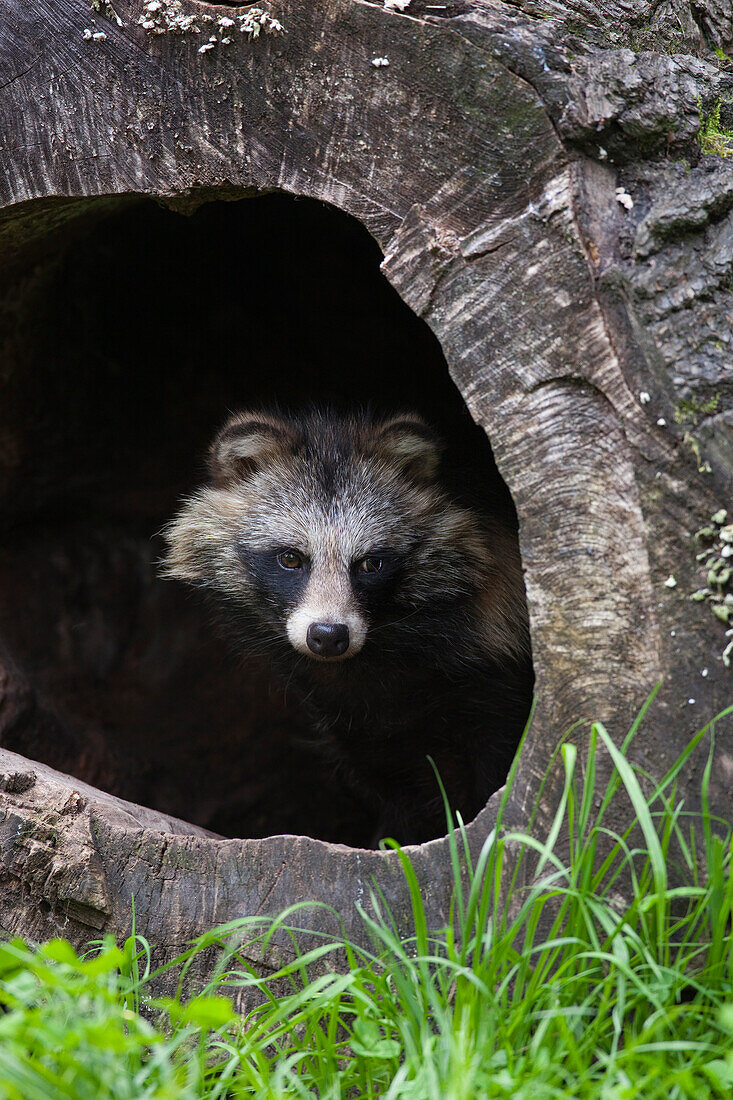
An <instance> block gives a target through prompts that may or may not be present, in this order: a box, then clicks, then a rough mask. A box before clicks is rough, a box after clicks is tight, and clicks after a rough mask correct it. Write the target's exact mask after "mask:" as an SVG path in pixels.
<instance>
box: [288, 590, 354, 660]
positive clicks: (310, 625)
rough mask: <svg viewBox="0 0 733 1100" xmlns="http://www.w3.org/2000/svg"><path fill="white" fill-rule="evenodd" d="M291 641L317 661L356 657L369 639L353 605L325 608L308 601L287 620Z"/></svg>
mask: <svg viewBox="0 0 733 1100" xmlns="http://www.w3.org/2000/svg"><path fill="white" fill-rule="evenodd" d="M286 629H287V634H288V639H289V640H290V644H291V645H292V646H293V647H294V648H295V649H297V650H298V652H299V653H303V654H305V656H306V657H311V658H313V659H315V660H317V661H342V660H345V659H346V658H347V657H355V656H356V654H357V653H358V652H359V651H360V650H361V648H362V647H363V645H364V641H365V639H366V633H367V626H366V622H365V621H364V619H363V617H362V616H361V615H360V614H359V613H358V611H357V610H356V609H355V608H353V607H341V608H324V607H323V606H320V607H319V606H318V605H317V604H311V603H309V602H306V603H305V604H303V605H302V606H301V607H298V608H296V610H295V611H294V612H293V613H292V614H291V615H290V617H289V618H288V620H287V623H286Z"/></svg>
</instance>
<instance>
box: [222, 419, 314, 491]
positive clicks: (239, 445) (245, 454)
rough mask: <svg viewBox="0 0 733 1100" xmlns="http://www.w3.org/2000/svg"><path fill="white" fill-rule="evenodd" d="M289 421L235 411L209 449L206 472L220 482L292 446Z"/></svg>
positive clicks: (247, 471) (244, 474)
mask: <svg viewBox="0 0 733 1100" xmlns="http://www.w3.org/2000/svg"><path fill="white" fill-rule="evenodd" d="M297 442H298V440H297V437H296V435H295V432H294V430H293V426H292V424H289V423H288V421H286V420H281V419H280V418H279V417H276V416H271V415H270V414H269V413H249V412H242V413H236V414H235V415H234V416H233V417H231V419H230V420H228V421H227V422H226V424H225V425H224V427H223V428H222V429H221V431H220V432H219V434H218V435H217V436H216V438H215V440H214V442H213V443H212V444H211V449H210V451H209V472H210V473H211V476H212V477H213V479H214V481H216V482H217V483H219V484H224V483H226V482H228V481H235V480H237V479H239V478H243V477H247V476H248V475H249V474H251V473H252V472H253V471H254V470H256V469H257V468H258V467H259V466H262V465H263V463H265V462H269V461H272V460H273V459H274V458H277V457H278V456H279V455H282V454H285V453H286V452H287V451H290V450H293V449H294V448H295V447H296V445H297Z"/></svg>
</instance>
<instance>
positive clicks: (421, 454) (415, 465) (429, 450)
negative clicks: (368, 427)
mask: <svg viewBox="0 0 733 1100" xmlns="http://www.w3.org/2000/svg"><path fill="white" fill-rule="evenodd" d="M377 451H378V453H379V454H380V455H381V456H383V457H384V459H385V460H386V461H388V462H391V463H394V464H396V465H398V466H400V467H401V469H402V470H403V471H404V473H406V474H409V475H410V476H411V477H415V478H427V479H430V478H432V477H433V476H434V475H435V473H436V471H437V469H438V466H439V465H440V456H441V454H442V451H443V445H442V443H441V441H440V440H439V439H438V438H437V437H436V436H435V434H434V433H433V432H432V431H431V429H430V428H429V427H428V425H427V424H426V423H425V421H424V420H422V419H421V418H420V417H419V416H418V415H417V414H416V413H405V414H403V415H401V416H396V417H394V419H392V420H387V421H385V422H384V423H383V424H380V425H379V437H378V444H377Z"/></svg>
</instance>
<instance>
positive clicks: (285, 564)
mask: <svg viewBox="0 0 733 1100" xmlns="http://www.w3.org/2000/svg"><path fill="white" fill-rule="evenodd" d="M277 564H278V565H280V566H282V568H283V569H302V568H303V558H302V556H301V555H300V554H299V553H298V552H297V550H283V551H282V553H281V554H278V555H277Z"/></svg>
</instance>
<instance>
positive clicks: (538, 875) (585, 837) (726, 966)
mask: <svg viewBox="0 0 733 1100" xmlns="http://www.w3.org/2000/svg"><path fill="white" fill-rule="evenodd" d="M642 718H643V714H642V715H640V718H639V720H638V721H637V722H636V723H635V724H634V727H633V728H632V730H631V731H630V733H629V736H628V737H627V739H626V741H625V743H624V745H623V746H622V747H621V748H618V747H616V745H615V744H614V742H613V741H612V739H611V738H610V737H609V735H608V733H607V732H606V730H605V729H604V728H603V726H602V725H600V723H598V724H596V725H594V726H593V727H592V729H591V731H590V736H589V738H588V747H587V752H586V753H585V754H584V767H583V774H582V775H581V774H580V757H579V754H578V752H577V750H576V748H575V746H574V745H572V744H570V743H568V744H565V745H563V746H562V751H561V755H560V760H561V766H562V768H563V769H564V780H565V782H564V787H563V793H562V796H561V799H560V802H559V805H558V809H557V812H556V814H555V817H554V819H553V822H552V824H551V826H550V829H549V831H548V834H547V837H546V838H545V839H544V840H538V839H537V838H536V837H534V836H532V835H531V834H530V833H519V832H517V831H512V830H510V829H507V828H505V827H504V826H503V824H502V818H501V814H500V820H499V823H498V825H497V828H496V829H495V830H493V831H492V833H491V834H490V835H489V836H488V837H487V838H486V840H485V842H484V844H483V847H482V849H481V851H480V852H479V854H478V856H477V857H476V858H475V859H472V858H471V856H470V853H469V848H468V843H467V837H466V833H465V830H464V829H463V828H462V827H461V825H460V822H459V828H458V829H456V830H455V831H454V832H453V833H452V834H451V838H450V855H451V860H452V865H453V870H454V877H455V882H456V890H455V895H454V901H453V905H452V909H451V918H450V921H449V925H448V927H446V928H443V929H431V928H430V927H429V924H428V921H427V918H426V914H425V908H424V904H423V898H422V893H421V887H420V883H419V882H418V878H417V875H416V873H415V869H414V868H413V866H412V864H411V862H410V859H409V856H408V854H407V853H406V852H405V851H403V850H401V849H400V848H399V846H397V845H393V847H395V849H396V851H397V856H398V859H399V860H400V864H401V867H402V872H403V874H404V876H405V879H406V883H407V887H408V890H409V894H410V898H411V901H412V926H411V928H410V929H408V930H405V929H400V928H399V927H398V926H397V923H396V921H395V920H394V918H393V915H392V914H391V912H390V910H389V907H388V905H387V904H386V902H385V899H384V897H383V896H382V895H381V894H380V893H379V891H378V890H377V889H376V888H374V889H373V890H372V892H371V896H370V904H369V908H368V909H367V908H365V909H363V910H362V912H361V916H362V919H363V921H364V923H365V926H366V928H367V929H368V931H369V939H370V941H371V947H370V948H369V949H365V948H364V947H360V946H358V945H356V944H353V943H349V942H348V941H346V940H345V939H344V938H339V937H327V936H320V937H318V936H316V937H313V936H311V938H310V940H309V942H310V943H311V944H313V945H314V946H311V947H310V949H309V950H305V949H304V948H303V947H302V946H301V947H299V946H298V944H299V940H298V933H297V932H296V930H295V929H294V928H292V927H291V926H290V924H289V922H292V920H293V918H294V916H295V914H296V913H297V914H298V916H299V919H302V912H301V910H302V909H303V908H304V907H303V906H295V907H293V908H292V909H290V910H288V911H287V912H286V913H284V914H281V915H280V916H279V917H277V918H270V919H263V918H257V919H252V920H247V919H245V920H242V921H237V922H233V923H232V924H230V925H227V926H225V927H224V928H219V929H215V930H213V931H212V932H211V933H210V934H208V935H207V936H204V937H202V938H201V939H200V940H198V941H197V942H196V943H195V944H193V945H192V946H191V948H190V949H189V950H188V951H187V952H185V953H184V954H183V955H181V956H180V957H179V958H178V959H176V960H175V961H174V962H173V963H169V964H167V966H166V967H165V968H162V969H159V970H153V969H152V967H151V962H150V959H151V952H150V948H149V945H148V944H147V943H146V941H145V940H144V939H143V938H142V937H140V936H137V935H133V936H131V937H130V938H129V939H128V940H127V942H126V943H125V944H124V945H123V946H122V948H118V947H117V946H116V945H115V944H114V943H112V942H111V941H109V940H104V941H102V942H101V943H100V944H98V945H96V946H95V947H94V949H92V950H90V952H89V954H87V955H86V956H83V957H80V956H78V955H77V954H76V952H75V951H74V950H73V948H72V947H71V946H70V945H69V944H68V943H67V942H65V941H63V940H55V941H53V942H51V943H49V944H47V945H45V946H44V947H40V948H33V947H30V946H28V945H27V944H24V943H22V942H21V941H19V940H13V941H11V942H9V943H6V944H4V945H3V946H2V947H0V1003H1V1004H2V1006H3V1007H4V1009H5V1012H4V1013H3V1014H2V1015H1V1016H0V1097H3V1098H5V1097H7V1098H10V1100H53V1098H56V1097H59V1098H61V1097H65V1098H67V1097H68V1098H70V1100H86V1098H87V1097H88V1098H94V1100H105V1098H107V1097H110V1098H112V1097H114V1098H115V1100H125V1098H127V1097H130V1098H135V1100H142V1098H151V1100H163V1098H169V1097H171V1098H172V1097H177V1098H182V1100H187V1098H189V1097H196V1098H198V1097H201V1098H215V1097H219V1098H224V1097H227V1098H239V1097H257V1098H263V1100H265V1098H267V1100H276V1098H277V1100H279V1098H286V1097H287V1098H290V1097H293V1098H295V1097H319V1098H321V1100H328V1098H334V1100H336V1098H341V1097H350V1098H360V1097H364V1098H367V1097H385V1098H388V1100H398V1098H399V1100H469V1098H484V1097H486V1098H493V1097H502V1098H504V1097H505V1098H511V1100H545V1098H547V1100H550V1098H553V1097H579V1098H588V1100H591V1098H593V1100H595V1098H598V1100H634V1098H636V1097H638V1098H643V1100H657V1098H658V1100H688V1098H690V1100H691V1098H695V1100H698V1098H705V1097H715V1098H717V1097H720V1098H729V1097H730V1095H731V1094H732V1092H733V985H732V978H733V935H732V933H731V910H732V908H733V880H732V879H731V873H730V872H731V843H732V835H731V827H730V825H728V824H726V823H724V822H721V821H718V820H715V819H714V818H713V817H712V815H711V813H710V808H709V801H708V789H709V784H710V777H711V772H712V766H713V745H714V737H713V732H714V731H713V725H712V724H711V725H710V726H709V727H706V728H705V729H704V730H702V731H701V732H700V733H699V734H698V735H697V736H696V737H695V738H694V739H693V741H692V742H691V743H690V745H689V746H688V747H687V749H686V750H685V751H684V752H683V753H682V754H681V756H680V757H679V759H678V760H677V761H676V762H675V763H674V765H673V766H672V767H671V768H670V769H669V771H668V772H667V773H666V774H665V775H664V776H662V777H661V779H657V780H654V779H652V778H651V777H650V776H648V775H645V774H644V773H643V772H641V771H640V769H639V768H637V767H636V766H635V765H633V764H632V763H631V762H630V760H629V757H628V749H629V746H630V744H631V742H632V740H633V737H634V735H635V733H636V731H637V729H638V727H639V723H640V721H641V719H642ZM703 740H707V742H708V745H709V751H708V759H707V764H706V767H705V769H704V772H703V777H702V780H701V789H700V804H701V807H702V809H701V812H700V813H699V814H691V813H690V812H689V811H688V810H687V809H686V807H685V803H684V801H683V800H682V799H680V798H679V797H678V795H677V784H678V782H679V779H680V776H681V775H683V774H684V770H685V768H686V765H687V764H688V761H689V759H690V756H691V755H692V753H693V752H694V751H695V750H696V749H697V748H698V747H699V746H700V744H701V742H702V741H703ZM601 775H608V776H609V778H607V779H606V780H602V779H601V778H600V777H601ZM510 782H511V777H510ZM619 799H624V800H625V802H626V804H627V806H628V826H627V828H625V829H624V830H623V831H622V832H614V831H613V830H612V829H611V828H610V826H609V825H608V823H607V819H608V810H609V806H610V805H611V802H612V801H616V802H617V800H619ZM504 805H506V802H505V803H504ZM502 811H503V807H502ZM449 823H450V816H449ZM283 933H286V934H287V935H289V936H290V937H291V940H292V943H293V946H294V950H295V957H294V959H293V961H292V962H290V963H288V964H287V965H285V966H283V967H282V968H281V969H280V970H279V971H278V972H277V973H276V974H273V975H270V976H268V977H266V978H263V977H261V976H259V975H258V974H257V973H255V971H254V970H253V968H252V965H251V964H250V963H249V962H248V958H247V957H248V956H251V955H252V947H253V946H254V945H259V946H261V947H265V948H266V947H267V945H268V944H269V943H270V941H271V940H272V939H273V937H275V936H282V934H283ZM212 945H220V946H221V955H220V959H219V964H218V967H217V970H216V973H215V975H214V977H212V979H211V980H210V982H209V983H208V984H207V986H206V988H204V989H203V990H201V992H200V994H199V996H197V997H195V998H193V999H188V1000H187V999H186V998H185V997H184V996H183V994H182V990H183V989H184V988H185V984H186V978H187V974H188V970H189V968H190V966H191V965H192V963H193V961H194V960H195V958H196V955H197V954H198V952H200V951H202V950H208V949H210V948H211V947H212ZM344 959H346V962H347V964H348V969H346V968H345V967H344V965H343V960H344ZM164 970H167V971H173V972H174V973H177V974H178V976H179V991H178V993H177V995H176V996H174V997H170V998H156V997H153V996H151V988H152V987H153V986H154V983H156V981H158V980H159V979H160V977H161V975H162V973H163V971H164ZM283 988H284V989H285V992H283ZM253 989H254V990H256V991H257V992H258V993H259V995H260V997H261V1004H260V1005H259V1007H257V1008H255V1009H254V1010H252V1011H251V1012H250V1013H249V1014H248V1015H247V1016H246V1017H244V1018H242V1017H240V1016H238V1015H237V1014H236V1013H235V1011H234V1008H233V998H234V999H236V996H237V994H240V993H241V992H242V991H244V990H246V991H247V992H252V990H253Z"/></svg>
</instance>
